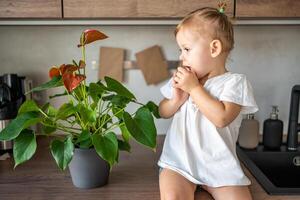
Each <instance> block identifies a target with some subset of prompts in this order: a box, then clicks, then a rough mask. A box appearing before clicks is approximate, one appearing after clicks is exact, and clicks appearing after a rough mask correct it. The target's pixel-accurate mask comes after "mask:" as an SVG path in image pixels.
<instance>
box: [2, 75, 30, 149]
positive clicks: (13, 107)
mask: <svg viewBox="0 0 300 200" xmlns="http://www.w3.org/2000/svg"><path fill="white" fill-rule="evenodd" d="M24 93H25V77H22V76H18V75H17V74H4V75H3V76H0V131H1V130H3V129H4V128H5V127H6V126H7V125H8V124H9V123H10V122H11V120H13V119H14V118H15V117H16V116H17V114H18V110H19V108H20V106H21V104H22V103H23V102H24V101H25V99H26V97H25V95H24ZM12 149H13V142H12V141H0V152H2V153H3V152H7V151H8V152H9V151H12Z"/></svg>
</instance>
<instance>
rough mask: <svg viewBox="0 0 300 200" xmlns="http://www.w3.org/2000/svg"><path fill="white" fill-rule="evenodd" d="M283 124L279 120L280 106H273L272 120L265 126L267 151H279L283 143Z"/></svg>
mask: <svg viewBox="0 0 300 200" xmlns="http://www.w3.org/2000/svg"><path fill="white" fill-rule="evenodd" d="M282 132H283V122H282V121H281V120H280V119H278V106H272V112H271V114H270V119H266V120H265V121H264V125H263V145H264V147H265V148H267V149H279V148H280V145H281V143H282V134H283V133H282Z"/></svg>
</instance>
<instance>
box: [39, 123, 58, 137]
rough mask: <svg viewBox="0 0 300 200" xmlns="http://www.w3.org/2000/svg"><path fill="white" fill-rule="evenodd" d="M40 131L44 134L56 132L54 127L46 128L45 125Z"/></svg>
mask: <svg viewBox="0 0 300 200" xmlns="http://www.w3.org/2000/svg"><path fill="white" fill-rule="evenodd" d="M42 130H43V132H44V133H45V134H47V135H48V134H50V133H53V132H55V131H56V128H55V127H52V126H46V125H42Z"/></svg>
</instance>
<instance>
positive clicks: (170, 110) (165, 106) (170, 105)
mask: <svg viewBox="0 0 300 200" xmlns="http://www.w3.org/2000/svg"><path fill="white" fill-rule="evenodd" d="M182 103H183V102H182ZM182 103H181V102H179V101H176V100H174V99H166V98H165V99H163V100H162V101H161V102H160V103H159V114H160V116H161V117H162V118H170V117H172V116H173V115H174V114H175V113H176V112H177V110H178V109H179V108H180V106H181V105H182Z"/></svg>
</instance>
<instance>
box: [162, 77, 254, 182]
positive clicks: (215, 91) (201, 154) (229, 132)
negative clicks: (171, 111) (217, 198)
mask: <svg viewBox="0 0 300 200" xmlns="http://www.w3.org/2000/svg"><path fill="white" fill-rule="evenodd" d="M204 88H205V89H206V90H207V91H208V92H209V93H210V94H211V95H212V96H213V97H215V98H216V99H218V100H219V101H226V102H233V103H236V104H239V105H241V106H242V109H241V112H240V114H239V115H238V116H237V117H236V119H235V120H234V121H232V122H231V123H230V124H229V125H228V126H226V127H224V128H217V127H216V126H215V125H214V124H213V123H212V122H210V121H209V120H208V119H207V118H206V117H205V116H204V115H203V114H202V113H201V112H200V111H199V109H198V108H197V106H196V105H195V104H194V103H193V102H192V99H191V97H189V99H188V100H187V101H186V102H185V103H184V104H183V105H182V106H181V107H180V109H179V110H178V111H177V112H176V113H175V115H174V117H173V121H172V123H171V126H170V127H169V129H168V132H167V135H166V138H165V142H164V147H163V151H162V154H161V157H160V159H159V161H158V165H159V166H160V167H162V168H168V169H171V170H174V171H176V172H178V173H179V174H181V175H183V176H184V177H185V178H187V179H188V180H189V181H191V182H193V183H195V184H198V185H207V186H211V187H220V186H229V185H249V184H250V180H249V179H248V178H247V177H246V176H245V174H244V172H243V171H242V169H241V166H240V163H239V160H238V158H237V155H236V141H237V138H238V133H239V128H240V125H241V121H242V115H243V114H248V113H254V112H256V111H258V107H257V105H256V102H255V99H254V97H253V92H252V87H251V85H250V83H249V82H248V81H247V79H246V77H245V75H242V74H236V73H232V72H226V73H225V74H222V75H219V76H215V77H212V78H210V79H208V80H207V81H206V82H205V84H204ZM172 89H173V88H172V80H170V81H168V83H167V84H166V85H164V86H163V87H162V88H161V93H162V94H163V96H164V97H165V98H168V99H171V98H172Z"/></svg>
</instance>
